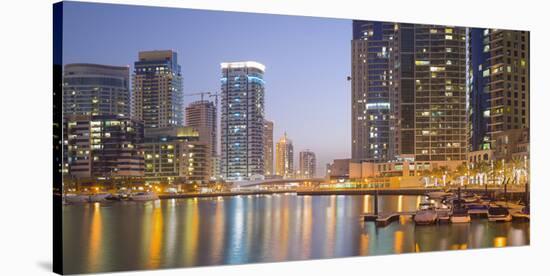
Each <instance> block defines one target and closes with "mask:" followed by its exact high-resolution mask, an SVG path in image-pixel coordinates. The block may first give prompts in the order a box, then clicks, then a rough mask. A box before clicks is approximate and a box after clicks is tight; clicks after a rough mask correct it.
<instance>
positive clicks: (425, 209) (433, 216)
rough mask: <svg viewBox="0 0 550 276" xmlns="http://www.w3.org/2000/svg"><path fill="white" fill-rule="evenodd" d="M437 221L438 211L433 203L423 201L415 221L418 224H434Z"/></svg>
mask: <svg viewBox="0 0 550 276" xmlns="http://www.w3.org/2000/svg"><path fill="white" fill-rule="evenodd" d="M436 221H437V212H436V211H435V206H434V204H433V203H421V204H420V206H419V210H418V211H417V212H416V214H415V215H414V222H415V223H416V224H418V225H427V224H434V223H435V222H436Z"/></svg>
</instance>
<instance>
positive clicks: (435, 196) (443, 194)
mask: <svg viewBox="0 0 550 276" xmlns="http://www.w3.org/2000/svg"><path fill="white" fill-rule="evenodd" d="M451 195H452V193H448V192H441V191H438V192H429V193H426V196H427V197H428V198H430V199H443V198H445V197H448V196H451Z"/></svg>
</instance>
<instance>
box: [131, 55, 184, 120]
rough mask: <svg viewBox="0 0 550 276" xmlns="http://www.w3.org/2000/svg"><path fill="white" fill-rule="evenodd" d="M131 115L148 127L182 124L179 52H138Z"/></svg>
mask: <svg viewBox="0 0 550 276" xmlns="http://www.w3.org/2000/svg"><path fill="white" fill-rule="evenodd" d="M132 87H133V90H132V106H133V109H132V116H133V117H134V118H136V119H138V120H140V121H143V124H144V127H145V128H164V127H172V126H182V125H183V87H182V75H181V67H180V65H179V64H178V58H177V53H176V52H174V51H172V50H163V51H144V52H139V60H138V61H136V62H135V63H134V74H133V81H132Z"/></svg>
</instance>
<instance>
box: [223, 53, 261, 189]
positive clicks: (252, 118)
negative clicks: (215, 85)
mask: <svg viewBox="0 0 550 276" xmlns="http://www.w3.org/2000/svg"><path fill="white" fill-rule="evenodd" d="M221 70H222V77H221V98H222V100H221V156H220V165H221V175H222V177H224V178H225V179H227V180H244V179H250V178H251V177H256V176H263V175H264V144H263V141H264V133H263V131H264V93H265V81H264V79H263V77H264V71H265V66H264V65H262V64H260V63H258V62H254V61H245V62H227V63H222V64H221Z"/></svg>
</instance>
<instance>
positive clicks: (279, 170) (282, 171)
mask: <svg viewBox="0 0 550 276" xmlns="http://www.w3.org/2000/svg"><path fill="white" fill-rule="evenodd" d="M275 158H276V162H275V173H276V174H277V175H279V176H282V177H283V178H292V177H293V176H294V146H293V145H292V140H290V139H288V137H287V136H286V133H285V134H284V136H283V137H281V139H279V142H277V145H276V149H275Z"/></svg>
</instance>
